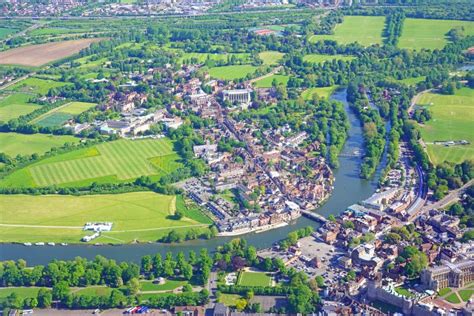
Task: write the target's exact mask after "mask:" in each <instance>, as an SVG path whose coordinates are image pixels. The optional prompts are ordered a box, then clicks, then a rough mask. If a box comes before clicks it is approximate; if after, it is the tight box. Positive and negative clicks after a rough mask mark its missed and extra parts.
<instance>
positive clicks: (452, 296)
mask: <svg viewBox="0 0 474 316" xmlns="http://www.w3.org/2000/svg"><path fill="white" fill-rule="evenodd" d="M446 301H448V302H449V303H452V304H459V303H461V300H460V299H459V296H458V295H457V294H456V292H454V293H452V294H450V295H449V296H447V297H446Z"/></svg>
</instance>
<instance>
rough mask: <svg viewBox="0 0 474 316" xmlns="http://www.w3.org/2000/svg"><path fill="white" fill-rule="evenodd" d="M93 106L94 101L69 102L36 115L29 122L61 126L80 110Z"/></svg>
mask: <svg viewBox="0 0 474 316" xmlns="http://www.w3.org/2000/svg"><path fill="white" fill-rule="evenodd" d="M94 106H96V104H95V103H88V102H70V103H67V104H64V105H62V106H60V107H57V108H54V109H52V110H51V111H49V112H47V113H45V114H43V115H40V116H38V117H37V118H35V119H34V120H32V121H31V122H30V123H34V124H37V125H39V126H42V127H53V126H61V125H63V124H64V123H65V122H66V121H68V120H70V119H71V118H73V117H74V116H75V115H79V114H81V113H82V112H85V111H87V110H89V109H90V108H93V107H94Z"/></svg>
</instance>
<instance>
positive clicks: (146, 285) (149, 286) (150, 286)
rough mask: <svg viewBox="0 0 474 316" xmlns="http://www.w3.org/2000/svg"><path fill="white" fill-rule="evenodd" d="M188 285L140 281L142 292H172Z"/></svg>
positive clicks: (181, 282)
mask: <svg viewBox="0 0 474 316" xmlns="http://www.w3.org/2000/svg"><path fill="white" fill-rule="evenodd" d="M186 283H187V282H186V281H176V280H166V282H165V284H154V283H153V282H152V281H148V280H142V281H140V291H141V292H149V291H172V290H174V289H176V288H178V287H180V286H183V285H185V284H186Z"/></svg>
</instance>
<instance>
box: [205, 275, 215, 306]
mask: <svg viewBox="0 0 474 316" xmlns="http://www.w3.org/2000/svg"><path fill="white" fill-rule="evenodd" d="M206 289H207V290H208V291H209V303H207V306H206V307H207V308H213V307H214V304H216V302H217V298H216V291H217V272H215V271H212V272H211V274H210V275H209V280H208V281H207V285H206Z"/></svg>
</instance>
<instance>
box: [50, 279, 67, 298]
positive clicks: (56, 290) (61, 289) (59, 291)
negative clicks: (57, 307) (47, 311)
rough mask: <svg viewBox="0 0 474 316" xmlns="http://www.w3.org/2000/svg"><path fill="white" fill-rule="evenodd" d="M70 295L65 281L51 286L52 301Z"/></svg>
mask: <svg viewBox="0 0 474 316" xmlns="http://www.w3.org/2000/svg"><path fill="white" fill-rule="evenodd" d="M69 293H70V289H69V285H68V283H67V282H66V281H61V282H58V283H57V284H56V285H54V286H53V299H55V300H63V299H64V298H66V296H68V295H69Z"/></svg>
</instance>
